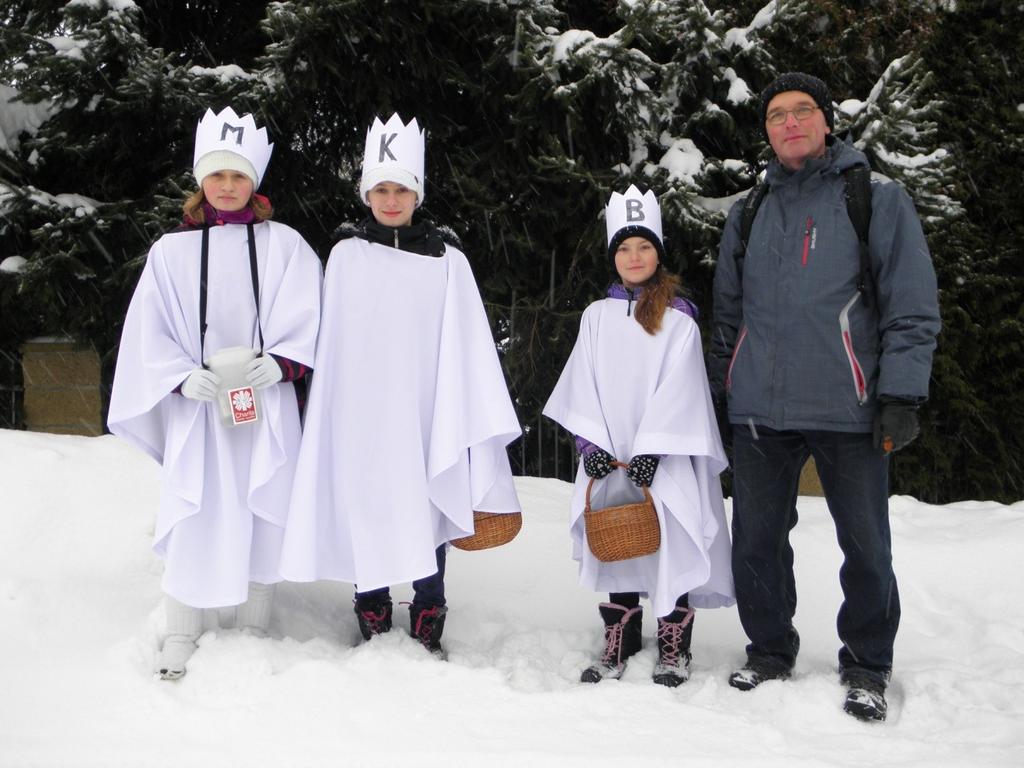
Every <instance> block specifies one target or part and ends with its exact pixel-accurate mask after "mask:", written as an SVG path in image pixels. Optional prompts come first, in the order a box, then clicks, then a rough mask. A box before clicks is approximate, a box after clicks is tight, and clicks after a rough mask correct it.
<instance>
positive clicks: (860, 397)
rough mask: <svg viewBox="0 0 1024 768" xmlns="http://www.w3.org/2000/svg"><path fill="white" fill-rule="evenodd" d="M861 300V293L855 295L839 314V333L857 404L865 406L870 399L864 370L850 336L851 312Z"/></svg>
mask: <svg viewBox="0 0 1024 768" xmlns="http://www.w3.org/2000/svg"><path fill="white" fill-rule="evenodd" d="M859 298H860V292H859V291H858V292H857V293H855V294H853V298H852V299H850V300H849V301H848V302H846V306H845V307H843V309H842V311H841V312H840V313H839V331H840V333H841V334H842V337H843V349H844V350H845V351H846V361H847V362H848V363H849V364H850V376H852V377H853V388H854V392H855V393H856V395H857V403H858V404H860V405H864V403H866V402H867V399H868V388H867V384H866V383H865V382H864V370H863V369H862V368H861V367H860V361H859V360H857V355H856V354H855V353H854V351H853V337H852V335H851V334H850V310H851V309H852V308H853V305H854V304H856V303H857V300H858V299H859Z"/></svg>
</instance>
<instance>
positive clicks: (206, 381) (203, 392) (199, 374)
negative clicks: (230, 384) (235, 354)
mask: <svg viewBox="0 0 1024 768" xmlns="http://www.w3.org/2000/svg"><path fill="white" fill-rule="evenodd" d="M218 391H220V376H218V375H217V374H216V373H214V372H213V371H208V370H206V369H205V368H196V369H195V370H194V371H192V373H190V374H189V375H188V378H187V379H185V381H183V382H182V384H181V394H183V395H184V396H185V397H188V398H191V399H192V400H213V399H214V398H215V397H217V392H218Z"/></svg>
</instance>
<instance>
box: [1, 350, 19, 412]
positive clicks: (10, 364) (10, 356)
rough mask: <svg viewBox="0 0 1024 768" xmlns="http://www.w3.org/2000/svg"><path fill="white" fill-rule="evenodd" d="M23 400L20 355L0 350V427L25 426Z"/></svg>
mask: <svg viewBox="0 0 1024 768" xmlns="http://www.w3.org/2000/svg"><path fill="white" fill-rule="evenodd" d="M24 402H25V388H24V385H23V383H22V376H21V356H20V355H19V354H18V353H17V352H12V351H9V350H0V429H24V428H25V415H24Z"/></svg>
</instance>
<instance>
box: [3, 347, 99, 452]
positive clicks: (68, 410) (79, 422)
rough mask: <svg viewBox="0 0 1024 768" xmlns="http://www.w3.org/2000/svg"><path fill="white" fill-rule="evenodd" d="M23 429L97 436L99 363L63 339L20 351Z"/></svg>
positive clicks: (89, 354)
mask: <svg viewBox="0 0 1024 768" xmlns="http://www.w3.org/2000/svg"><path fill="white" fill-rule="evenodd" d="M21 368H22V374H23V377H24V386H25V393H24V409H25V412H24V421H25V428H26V429H30V430H32V431H34V432H59V433H62V434H68V435H102V434H103V424H102V421H101V411H102V406H101V404H100V360H99V357H98V356H97V354H96V352H95V351H94V350H92V349H83V348H81V347H78V346H76V345H75V344H74V343H73V342H71V341H70V340H68V339H65V338H60V337H52V336H48V337H43V338H38V339H32V340H31V341H28V342H26V343H25V344H24V345H23V346H22V348H21Z"/></svg>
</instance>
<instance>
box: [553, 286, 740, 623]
mask: <svg viewBox="0 0 1024 768" xmlns="http://www.w3.org/2000/svg"><path fill="white" fill-rule="evenodd" d="M626 312H627V303H626V301H625V300H622V299H604V300H602V301H597V302H594V303H593V304H591V305H590V306H589V307H587V309H586V311H585V312H584V313H583V319H582V321H581V324H580V333H579V337H578V338H577V340H576V346H575V347H574V348H573V351H572V354H571V355H570V356H569V360H568V361H567V362H566V365H565V369H564V370H563V371H562V375H561V377H560V378H559V380H558V383H557V384H556V385H555V389H554V392H552V393H551V397H550V398H549V399H548V402H547V404H546V405H545V406H544V415H546V416H548V417H550V418H551V419H554V420H555V421H557V422H558V423H559V424H561V425H562V426H563V427H565V429H567V430H569V432H571V433H573V434H574V435H578V436H580V437H583V438H586V439H587V440H589V441H590V442H591V443H593V444H594V445H596V446H598V447H599V448H602V449H604V450H605V451H608V453H610V454H611V455H612V456H614V457H616V458H617V459H619V460H620V461H622V462H623V463H628V462H629V460H630V458H632V457H633V456H636V455H639V454H654V455H660V456H662V457H663V458H662V459H661V463H660V464H659V466H658V470H657V472H656V473H655V476H654V482H653V484H652V485H651V489H650V490H651V496H652V497H653V498H654V502H655V507H656V508H657V511H658V519H659V521H660V523H661V547H660V549H659V550H658V551H657V552H655V553H654V554H651V555H647V556H646V557H638V558H634V559H631V560H624V561H620V562H616V563H602V562H600V561H599V560H597V558H595V557H594V555H593V553H591V551H590V548H589V547H588V546H587V540H586V532H585V528H584V521H583V508H584V503H585V502H584V497H585V493H586V487H587V482H588V481H589V478H588V477H587V475H586V473H585V472H584V471H583V463H582V462H580V466H579V470H578V472H577V475H576V485H575V489H574V492H573V498H572V515H571V534H572V541H573V558H575V559H576V560H578V561H579V563H580V583H581V584H582V585H584V586H586V587H589V588H590V589H593V590H595V591H598V592H646V593H648V594H649V596H650V598H651V602H652V608H653V610H654V612H655V615H656V616H666V615H668V614H669V613H671V612H672V609H673V608H674V606H675V601H676V598H677V597H679V596H680V595H682V594H684V593H689V595H690V605H691V606H693V607H695V608H715V607H720V606H725V605H732V604H733V603H734V602H735V592H734V589H733V583H732V568H731V564H730V556H731V553H730V544H729V533H728V529H727V526H726V521H725V511H724V504H723V501H722V487H721V484H720V482H719V478H718V475H719V473H721V472H722V470H723V469H725V467H726V466H727V462H726V459H725V453H724V451H723V450H722V443H721V440H720V438H719V435H718V427H717V425H716V422H715V417H714V410H713V408H712V405H711V394H710V391H709V388H708V382H707V375H706V373H705V369H704V358H703V354H702V351H701V343H700V332H699V330H698V328H697V324H696V323H695V322H694V321H693V320H692V318H690V317H689V316H688V315H685V314H683V313H682V312H677V311H674V310H668V311H666V313H665V317H664V322H663V326H662V329H661V330H660V331H659V332H658V333H657V334H655V335H654V336H651V335H650V334H648V333H647V332H646V331H644V329H643V328H642V327H641V326H640V324H639V323H638V322H637V321H636V318H635V317H633V316H632V315H627V313H626ZM640 498H642V495H641V493H640V491H639V490H638V489H637V488H636V487H635V486H634V485H633V484H632V483H631V482H630V481H629V480H628V479H627V478H626V474H625V472H624V471H623V470H616V471H614V472H613V473H612V474H611V475H609V476H608V477H607V478H605V479H603V480H599V481H596V482H595V483H594V490H593V493H592V495H591V504H592V506H593V508H594V509H600V508H603V507H607V506H612V505H618V504H624V503H627V502H630V501H635V500H639V499H640Z"/></svg>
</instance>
